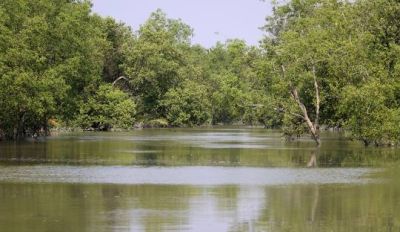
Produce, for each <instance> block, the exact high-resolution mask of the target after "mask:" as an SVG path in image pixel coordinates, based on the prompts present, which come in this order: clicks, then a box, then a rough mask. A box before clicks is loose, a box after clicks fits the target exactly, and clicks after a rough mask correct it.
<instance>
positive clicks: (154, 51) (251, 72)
mask: <svg viewBox="0 0 400 232" xmlns="http://www.w3.org/2000/svg"><path fill="white" fill-rule="evenodd" d="M399 23H400V3H399V2H398V1H396V0H356V1H350V0H349V1H346V0H291V1H285V2H283V3H276V2H275V3H274V10H273V14H272V15H269V16H268V17H267V18H266V23H265V25H264V27H263V30H264V31H265V33H266V34H265V37H264V38H260V39H262V40H261V41H260V45H259V46H249V45H247V44H246V42H245V41H242V40H239V39H230V40H227V41H225V42H218V43H217V44H215V46H213V47H211V48H204V47H202V46H201V45H198V44H192V42H191V39H192V36H193V29H192V28H191V27H190V26H189V25H187V24H186V23H184V22H183V21H182V20H179V19H171V18H168V16H167V15H166V14H165V13H164V12H163V11H161V10H157V11H155V12H153V13H152V14H151V15H150V17H149V19H148V20H147V21H146V22H144V24H143V25H141V26H140V28H139V29H138V30H137V31H132V29H131V28H130V27H128V26H126V25H125V24H124V23H122V22H117V21H116V20H114V19H113V18H110V17H101V16H99V15H96V14H94V13H93V12H91V3H90V1H85V0H82V1H81V0H69V1H61V0H56V1H50V0H32V1H28V0H3V1H1V2H0V108H1V109H2V110H1V111H0V138H9V139H18V138H22V137H24V136H27V135H35V134H40V133H42V134H47V133H48V132H49V129H50V128H51V127H52V126H54V125H55V124H57V125H61V126H63V127H75V126H78V127H81V128H83V129H95V130H96V129H99V130H100V129H101V130H109V129H112V128H125V129H129V128H132V127H133V126H134V125H135V124H142V125H143V124H144V125H146V124H149V125H150V124H154V122H162V124H163V125H164V124H166V125H168V126H202V125H216V124H241V125H263V126H265V127H268V128H281V129H282V131H283V134H284V135H286V136H287V137H295V136H301V135H303V134H308V135H310V136H311V138H313V139H314V140H315V141H316V143H317V144H318V145H319V144H320V143H321V141H320V130H321V129H322V128H340V129H343V130H345V131H346V132H348V134H349V135H350V136H351V137H352V138H355V139H359V140H361V141H362V142H364V144H366V145H368V144H375V145H395V144H398V143H399V140H400V127H399V122H400V111H399V103H400V79H399V78H400V63H399V58H400V57H399V56H400V55H399V54H400V52H399V51H400V26H399V25H400V24H399Z"/></svg>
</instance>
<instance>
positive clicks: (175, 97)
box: [162, 81, 211, 126]
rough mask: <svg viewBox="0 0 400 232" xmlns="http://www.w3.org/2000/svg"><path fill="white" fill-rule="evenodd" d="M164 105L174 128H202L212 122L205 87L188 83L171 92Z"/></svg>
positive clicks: (167, 95) (168, 93)
mask: <svg viewBox="0 0 400 232" xmlns="http://www.w3.org/2000/svg"><path fill="white" fill-rule="evenodd" d="M162 104H163V106H164V107H165V108H166V111H167V119H168V121H169V123H170V124H171V125H172V126H184V125H186V126H195V125H196V126H200V125H203V124H209V123H210V121H211V104H210V99H209V96H208V92H207V88H206V87H205V86H204V85H201V84H197V83H194V82H189V81H187V82H185V83H184V84H183V85H182V87H179V88H175V89H171V90H169V91H168V92H167V94H166V95H165V99H164V100H163V101H162Z"/></svg>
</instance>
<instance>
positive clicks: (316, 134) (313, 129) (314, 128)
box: [281, 64, 321, 147]
mask: <svg viewBox="0 0 400 232" xmlns="http://www.w3.org/2000/svg"><path fill="white" fill-rule="evenodd" d="M281 68H282V75H283V77H284V78H285V72H286V70H285V66H283V65H282V66H281ZM312 73H313V81H314V89H315V100H316V101H315V119H314V122H313V121H311V119H310V117H309V115H308V111H307V108H306V106H305V105H304V104H303V102H302V101H301V99H300V97H299V93H298V91H297V89H296V87H294V86H293V85H291V89H290V95H291V96H292V97H293V99H294V100H295V101H296V103H297V105H298V106H299V108H300V110H301V112H302V114H303V115H299V116H300V117H302V118H303V119H304V121H305V123H306V125H307V127H308V129H309V131H310V134H311V137H312V138H313V139H314V141H315V143H316V144H317V146H318V147H320V146H321V139H320V130H319V110H320V104H321V100H320V96H319V95H320V93H319V85H318V81H317V75H316V69H315V65H314V64H313V66H312Z"/></svg>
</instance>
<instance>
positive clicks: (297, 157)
mask: <svg viewBox="0 0 400 232" xmlns="http://www.w3.org/2000/svg"><path fill="white" fill-rule="evenodd" d="M314 158H315V159H316V164H317V167H316V168H306V166H307V164H308V162H309V161H310V159H314ZM399 159H400V150H398V149H393V148H374V147H370V148H364V147H363V146H362V144H360V143H357V142H351V141H347V140H345V139H344V138H343V136H342V135H340V134H338V133H325V134H323V146H322V147H321V148H320V149H319V150H315V148H314V144H313V142H312V141H309V140H307V139H301V140H299V141H296V142H290V143H288V142H285V141H284V140H283V139H282V138H281V136H280V133H279V132H278V131H268V130H263V129H163V130H160V129H154V130H153V129H151V130H139V131H133V132H126V133H115V132H114V133H93V132H88V133H75V134H73V133H69V134H60V135H56V136H53V137H50V138H47V139H39V140H37V141H33V140H27V141H23V142H19V143H13V142H2V143H0V231H1V232H3V231H4V232H8V231H10V232H12V231H30V232H36V231H38V232H39V231H40V232H42V231H68V232H69V231H400V183H398V182H400V181H397V178H399V177H400V165H398V163H399V162H398V161H399ZM398 167H399V168H398ZM397 170H399V171H397Z"/></svg>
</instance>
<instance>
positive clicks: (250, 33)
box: [92, 0, 272, 48]
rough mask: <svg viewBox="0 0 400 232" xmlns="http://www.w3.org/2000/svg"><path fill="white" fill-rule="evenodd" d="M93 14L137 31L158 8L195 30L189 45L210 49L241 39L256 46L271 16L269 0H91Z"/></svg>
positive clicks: (169, 16)
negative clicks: (114, 20) (261, 28)
mask: <svg viewBox="0 0 400 232" xmlns="http://www.w3.org/2000/svg"><path fill="white" fill-rule="evenodd" d="M92 3H93V11H94V12H96V13H98V14H100V15H102V16H111V17H113V18H115V19H117V20H118V21H122V22H124V23H126V24H127V25H129V26H131V27H132V29H133V30H134V31H136V30H137V29H138V28H139V26H140V25H141V24H143V23H144V22H145V21H146V19H147V18H148V17H149V16H150V14H151V12H154V11H155V10H157V9H158V8H159V9H161V10H163V11H164V12H165V13H166V14H167V17H168V18H174V19H182V20H183V21H184V22H185V23H186V24H188V25H189V26H191V27H192V28H193V29H194V37H193V39H192V43H194V44H197V43H198V44H201V45H203V46H205V47H208V48H209V47H212V46H213V45H215V43H216V42H217V41H221V42H225V41H226V40H227V39H234V38H238V39H243V40H245V41H246V42H247V43H248V44H249V45H258V42H259V41H260V40H261V39H262V36H263V32H262V31H261V30H260V29H259V28H260V27H262V26H263V25H264V23H265V17H266V16H267V15H270V14H271V12H272V7H271V4H270V1H268V0H266V1H260V0H92Z"/></svg>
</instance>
